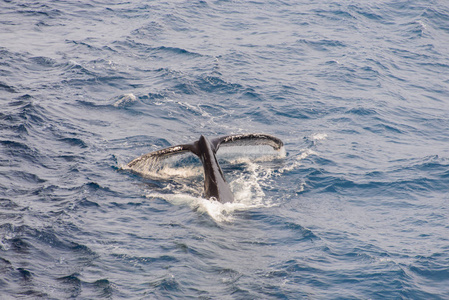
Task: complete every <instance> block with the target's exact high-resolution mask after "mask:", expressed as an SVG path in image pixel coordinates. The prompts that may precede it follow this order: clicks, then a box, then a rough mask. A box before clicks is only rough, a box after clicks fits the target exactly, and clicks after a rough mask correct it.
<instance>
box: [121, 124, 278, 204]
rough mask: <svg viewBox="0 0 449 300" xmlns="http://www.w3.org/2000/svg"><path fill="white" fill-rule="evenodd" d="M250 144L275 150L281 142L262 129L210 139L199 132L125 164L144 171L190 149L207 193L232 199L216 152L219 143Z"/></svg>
mask: <svg viewBox="0 0 449 300" xmlns="http://www.w3.org/2000/svg"><path fill="white" fill-rule="evenodd" d="M251 145H267V146H271V147H272V148H273V149H274V150H280V149H281V148H282V147H283V145H284V144H283V142H282V141H281V140H280V139H278V138H277V137H274V136H272V135H268V134H263V133H250V134H233V135H226V136H222V137H218V138H215V139H212V140H210V141H209V140H208V139H207V138H205V137H204V136H201V138H200V139H199V140H198V141H195V142H193V143H190V144H183V145H177V146H172V147H168V148H165V149H162V150H158V151H154V152H150V153H147V154H144V155H142V156H139V157H137V158H136V159H134V160H132V161H131V162H129V163H128V164H127V165H126V167H127V169H130V170H131V171H133V172H136V173H139V174H145V173H146V172H148V171H149V170H151V169H153V168H154V167H155V166H156V165H157V164H158V162H159V161H160V160H163V159H166V158H169V157H172V156H174V155H178V154H183V153H187V152H191V153H193V154H195V155H196V156H198V157H199V158H200V159H201V162H202V163H203V167H204V179H205V181H204V183H205V185H204V189H205V194H206V197H207V198H212V197H214V198H216V199H217V200H219V201H220V202H232V200H233V197H232V193H230V188H229V186H228V184H227V183H226V180H225V178H224V176H223V172H222V170H221V168H220V166H219V164H218V161H217V159H216V157H215V154H216V153H217V151H218V149H219V148H220V146H251ZM223 191H224V192H223ZM230 194H231V195H230Z"/></svg>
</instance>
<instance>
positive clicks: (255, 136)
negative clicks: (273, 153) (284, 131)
mask: <svg viewBox="0 0 449 300" xmlns="http://www.w3.org/2000/svg"><path fill="white" fill-rule="evenodd" d="M212 143H213V144H214V145H215V147H216V149H217V150H218V148H219V147H220V146H221V145H223V146H224V145H230V146H251V145H267V146H271V147H273V149H274V150H279V149H281V148H282V146H284V143H283V142H282V141H281V140H280V139H278V138H277V137H275V136H272V135H269V134H264V133H249V134H233V135H226V136H222V137H219V138H216V139H213V140H212Z"/></svg>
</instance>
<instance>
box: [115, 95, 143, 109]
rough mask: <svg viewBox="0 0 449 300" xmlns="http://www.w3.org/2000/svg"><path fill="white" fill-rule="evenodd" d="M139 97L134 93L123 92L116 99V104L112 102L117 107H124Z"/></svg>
mask: <svg viewBox="0 0 449 300" xmlns="http://www.w3.org/2000/svg"><path fill="white" fill-rule="evenodd" d="M136 100H137V98H136V96H134V94H133V93H129V94H123V95H120V96H118V97H116V98H115V99H114V104H112V105H113V106H115V107H124V106H127V105H128V104H131V103H134V102H136Z"/></svg>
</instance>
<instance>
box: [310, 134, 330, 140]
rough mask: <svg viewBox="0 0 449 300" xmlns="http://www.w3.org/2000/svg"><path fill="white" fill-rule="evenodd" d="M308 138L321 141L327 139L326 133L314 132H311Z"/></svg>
mask: <svg viewBox="0 0 449 300" xmlns="http://www.w3.org/2000/svg"><path fill="white" fill-rule="evenodd" d="M310 139H311V140H312V141H321V140H325V139H327V134H326V133H315V134H312V135H311V136H310Z"/></svg>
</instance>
